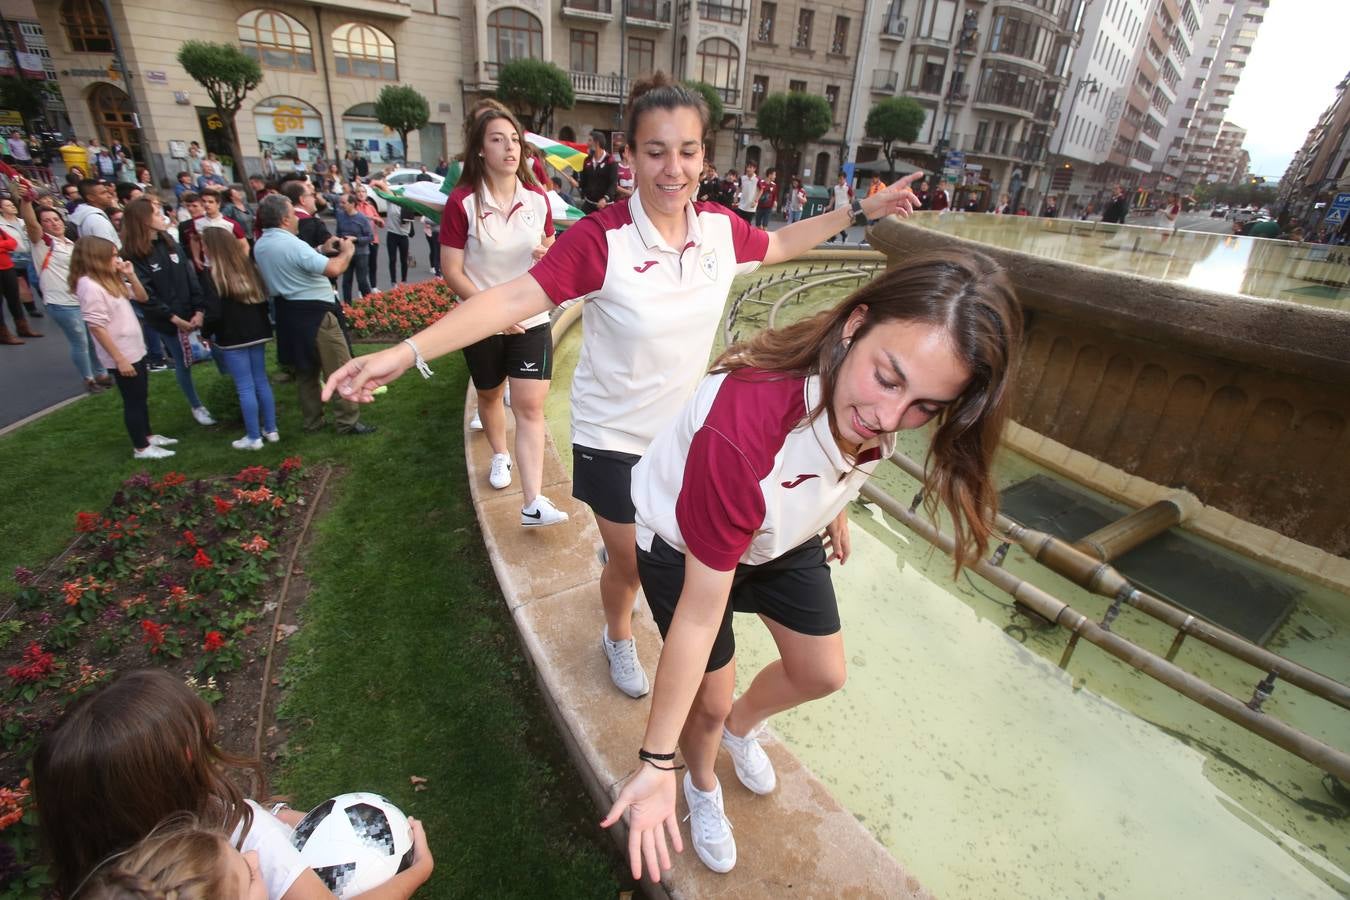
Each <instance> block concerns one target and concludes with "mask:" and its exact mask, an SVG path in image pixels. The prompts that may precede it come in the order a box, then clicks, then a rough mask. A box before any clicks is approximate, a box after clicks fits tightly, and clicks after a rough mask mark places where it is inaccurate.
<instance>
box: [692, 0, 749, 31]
mask: <svg viewBox="0 0 1350 900" xmlns="http://www.w3.org/2000/svg"><path fill="white" fill-rule="evenodd" d="M689 7H690V4H689V0H685V2H684V3H681V4H680V21H681V22H684V21H687V20H688V19H689ZM745 9H746V4H745V3H736V2H730V3H713V2H710V0H699V3H698V17H699V18H700V19H702V20H703V21H705V22H723V23H725V24H727V25H740V24H741V23H742V22H744V21H745Z"/></svg>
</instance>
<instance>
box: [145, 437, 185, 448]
mask: <svg viewBox="0 0 1350 900" xmlns="http://www.w3.org/2000/svg"><path fill="white" fill-rule="evenodd" d="M147 440H148V441H150V446H151V447H172V446H173V445H174V444H176V443H178V438H171V437H165V436H164V435H162V434H152V435H150V437H149V438H147Z"/></svg>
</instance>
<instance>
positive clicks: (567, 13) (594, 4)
mask: <svg viewBox="0 0 1350 900" xmlns="http://www.w3.org/2000/svg"><path fill="white" fill-rule="evenodd" d="M561 14H562V17H563V18H564V19H586V20H588V21H591V22H608V21H610V20H611V19H613V18H614V0H562V9H561Z"/></svg>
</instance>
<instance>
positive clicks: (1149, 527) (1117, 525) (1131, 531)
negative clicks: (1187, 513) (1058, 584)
mask: <svg viewBox="0 0 1350 900" xmlns="http://www.w3.org/2000/svg"><path fill="white" fill-rule="evenodd" d="M1181 519H1182V510H1181V506H1180V505H1179V504H1178V503H1177V502H1176V501H1175V500H1159V501H1158V502H1157V503H1154V504H1152V505H1151V506H1145V507H1144V508H1143V509H1136V510H1135V511H1134V512H1132V513H1130V514H1129V515H1127V516H1122V517H1121V518H1119V519H1116V520H1115V521H1114V522H1111V523H1110V524H1107V525H1104V526H1102V527H1101V528H1098V529H1097V530H1096V531H1094V532H1092V533H1091V534H1089V535H1085V536H1084V537H1081V538H1079V539H1078V540H1076V541H1074V542H1073V544H1072V546H1073V547H1074V548H1075V549H1077V550H1081V551H1082V552H1083V553H1086V554H1088V555H1089V556H1095V557H1097V558H1098V559H1100V560H1101V561H1103V562H1110V561H1111V560H1113V559H1118V558H1119V557H1121V556H1124V555H1125V554H1126V553H1128V552H1130V551H1131V550H1133V549H1134V548H1135V547H1138V546H1139V545H1140V544H1142V543H1144V542H1145V541H1149V540H1152V539H1153V538H1155V537H1157V536H1158V535H1160V534H1162V533H1163V532H1164V531H1166V530H1167V529H1169V528H1171V527H1172V526H1173V525H1180V524H1181Z"/></svg>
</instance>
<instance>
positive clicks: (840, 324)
mask: <svg viewBox="0 0 1350 900" xmlns="http://www.w3.org/2000/svg"><path fill="white" fill-rule="evenodd" d="M1020 334H1021V313H1020V311H1019V308H1018V305H1017V300H1016V298H1015V297H1014V295H1013V291H1012V288H1011V286H1010V283H1009V281H1008V278H1007V276H1006V275H1005V274H1004V273H1003V271H1002V270H1001V269H999V268H998V266H997V265H996V264H995V263H994V262H993V261H992V260H990V259H989V258H988V257H985V256H983V255H980V254H966V255H961V256H957V255H955V254H943V255H931V256H927V257H923V258H920V259H915V260H913V261H909V262H905V263H902V264H901V265H900V266H898V267H897V268H894V269H891V270H890V271H888V272H886V273H885V274H883V275H880V276H878V277H877V278H876V279H875V280H874V281H873V282H871V283H870V284H868V285H867V286H865V287H863V288H861V289H860V290H858V291H856V292H855V293H854V294H853V295H852V296H850V297H848V298H847V299H846V300H844V301H843V302H842V303H841V304H840V305H839V306H837V307H836V308H835V309H833V310H828V311H826V312H822V313H820V314H818V315H816V316H814V317H812V318H810V319H807V320H804V321H802V322H799V323H796V324H794V325H790V326H788V327H786V328H782V329H778V330H776V331H769V332H763V333H761V334H759V335H757V336H755V337H753V338H751V339H750V340H748V341H746V342H743V343H741V344H738V345H736V346H734V347H731V348H729V349H728V350H727V352H726V353H725V354H723V356H722V358H721V359H719V360H718V361H717V363H716V365H715V367H714V369H713V374H711V375H709V376H708V377H707V378H705V379H704V380H703V382H702V383H701V384H700V385H699V387H698V390H697V391H696V392H695V394H694V396H693V398H692V399H691V400H690V402H689V403H688V405H686V406H685V408H684V410H683V411H682V412H681V413H680V414H679V415H678V416H677V417H676V418H675V419H674V420H673V421H672V422H671V423H670V424H669V425H668V426H667V427H666V428H665V429H664V430H663V431H662V432H661V433H660V434H659V435H658V436H657V438H656V440H654V441H653V442H652V444H651V446H650V447H649V448H648V450H647V453H646V454H645V455H644V456H643V457H642V461H641V462H639V463H638V464H637V467H636V468H635V469H634V470H633V501H634V503H635V504H636V506H637V539H638V566H639V568H640V570H641V573H642V586H643V590H644V591H645V593H646V596H647V602H648V604H650V606H651V608H652V614H653V615H654V616H655V618H656V621H657V625H658V626H659V627H660V629H661V633H662V635H663V636H664V637H665V646H664V647H663V649H662V651H661V662H660V664H659V666H658V667H657V670H656V691H655V693H654V694H653V696H652V709H651V715H650V717H649V719H648V723H647V731H646V734H645V736H644V739H643V744H642V749H641V750H640V751H639V758H640V759H641V760H642V761H641V763H640V766H641V768H640V769H639V770H638V771H637V772H636V773H635V777H633V779H632V780H630V781H629V782H628V784H627V785H626V786H625V787H624V789H623V791H622V792H621V793H620V794H619V798H618V800H617V801H616V802H615V804H614V806H613V808H612V809H611V810H610V813H609V815H608V817H607V818H606V820H605V822H604V823H603V824H605V825H609V824H612V823H613V822H615V821H617V820H618V818H619V816H620V815H621V814H622V812H623V811H624V810H625V809H629V808H630V807H631V810H630V815H629V852H630V857H631V863H632V867H633V875H634V877H635V878H636V877H640V874H641V869H642V865H643V859H644V858H645V860H646V863H647V868H648V869H649V874H650V875H651V876H652V877H653V878H658V877H659V874H660V869H661V868H669V853H668V852H667V848H666V845H665V836H664V833H663V832H662V828H663V827H664V828H666V829H667V830H668V831H669V833H670V834H671V836H672V837H674V836H675V835H677V834H678V833H679V827H678V824H677V823H676V821H675V769H676V768H677V767H676V766H675V765H674V763H673V760H674V758H675V749H676V746H677V744H678V747H679V749H680V750H681V751H682V752H683V755H684V760H685V762H686V763H687V764H688V767H689V771H688V773H687V774H686V775H685V777H684V795H685V799H686V801H687V802H688V805H689V810H690V815H691V821H690V832H691V834H692V837H693V842H694V850H695V851H696V852H697V854H698V856H699V858H700V859H701V860H702V861H703V862H704V863H705V864H706V865H707V866H708V867H709V868H711V869H713V870H714V871H717V872H726V871H729V870H730V869H731V868H732V866H734V865H735V864H736V844H735V840H734V839H733V837H732V834H731V828H730V826H729V823H728V822H727V820H726V815H725V813H724V812H723V809H722V789H721V786H720V785H719V784H718V782H717V777H716V776H715V775H714V774H713V762H714V760H715V759H716V757H717V750H718V747H719V745H723V744H725V745H726V747H727V750H728V751H729V753H730V755H731V758H732V762H733V764H734V768H735V770H736V775H737V777H738V778H739V779H740V781H741V782H742V783H743V784H744V785H745V786H746V787H747V788H749V789H750V790H751V791H753V792H755V793H757V794H767V793H769V792H771V791H772V790H773V789H774V786H775V784H776V779H775V777H774V771H773V765H772V764H771V763H770V761H769V758H768V756H767V755H766V754H765V752H764V750H763V748H762V747H760V745H759V742H758V739H757V734H758V731H759V728H760V726H761V724H762V723H763V722H764V721H765V720H766V719H767V718H768V717H769V716H771V715H774V714H775V713H779V712H782V711H783V710H786V709H791V708H792V707H794V706H798V705H800V704H802V703H805V702H807V701H809V700H813V699H816V698H819V697H824V696H826V695H827V694H830V693H832V692H833V691H837V690H839V688H840V687H842V686H843V683H844V674H845V663H844V643H843V639H842V637H841V635H840V622H839V609H838V606H837V604H836V601H835V595H834V589H833V587H832V585H831V582H830V572H829V567H828V562H829V561H830V560H831V559H838V560H839V561H840V562H841V563H842V562H844V561H845V560H846V559H847V558H848V555H849V541H848V519H847V514H846V513H845V512H844V509H845V506H846V504H847V503H848V502H849V501H850V500H853V499H854V498H855V497H857V496H858V491H859V489H860V488H861V487H862V484H863V482H865V481H866V480H867V478H868V476H869V475H870V474H871V472H872V470H873V469H874V468H875V467H876V466H877V464H878V463H879V462H880V461H881V460H882V459H883V458H885V457H886V456H888V455H889V454H890V452H891V450H892V449H893V447H894V436H893V432H895V431H898V430H900V429H904V428H918V427H920V426H923V425H925V424H927V423H928V422H929V421H930V420H936V428H935V430H934V433H933V440H932V450H931V453H930V457H929V459H930V470H931V474H930V475H929V479H928V485H927V487H928V497H929V499H930V506H933V507H935V506H936V505H937V504H938V503H941V505H943V506H944V507H945V508H946V511H947V512H948V513H949V514H950V517H951V519H952V521H953V522H954V523H955V526H956V544H957V547H958V549H959V555H958V566H959V565H960V564H961V563H963V562H968V561H970V560H973V559H976V558H978V557H979V556H981V555H982V554H983V553H984V551H985V548H986V545H987V542H988V539H989V537H990V534H991V529H990V523H991V522H992V517H991V516H990V515H989V514H988V512H986V510H988V509H990V508H992V506H993V504H994V503H995V502H996V500H997V493H996V489H995V486H994V484H993V482H992V480H991V478H990V473H989V464H990V460H991V459H992V456H993V451H994V448H995V447H996V445H997V444H998V440H999V435H1000V434H1001V432H1002V427H1003V423H1004V420H1005V417H1006V413H1007V408H1008V402H1009V394H1010V384H1011V379H1012V369H1013V364H1014V360H1015V358H1016V355H1017V353H1018V348H1019V346H1020ZM821 531H825V533H826V536H827V539H826V541H824V542H822V540H821V537H820V533H821ZM827 547H828V555H827V550H826V548H827ZM733 611H739V612H753V613H757V614H758V615H759V616H760V618H761V619H762V620H763V621H764V624H765V625H766V626H767V627H768V629H769V631H770V633H771V634H772V635H773V639H774V642H775V643H776V644H777V646H778V650H779V653H780V656H781V658H780V659H778V660H777V661H775V662H773V663H771V664H769V665H768V666H766V667H765V668H764V669H763V670H761V671H760V672H759V673H758V674H757V675H755V677H754V679H753V680H752V681H751V683H750V685H749V687H748V688H746V690H745V693H743V694H742V695H741V696H740V698H739V699H736V700H735V702H734V703H733V702H732V698H733V695H734V690H735V665H734V660H735V638H734V637H733V634H732V628H731V614H732V612H733ZM676 849H679V841H678V839H677V840H676Z"/></svg>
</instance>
